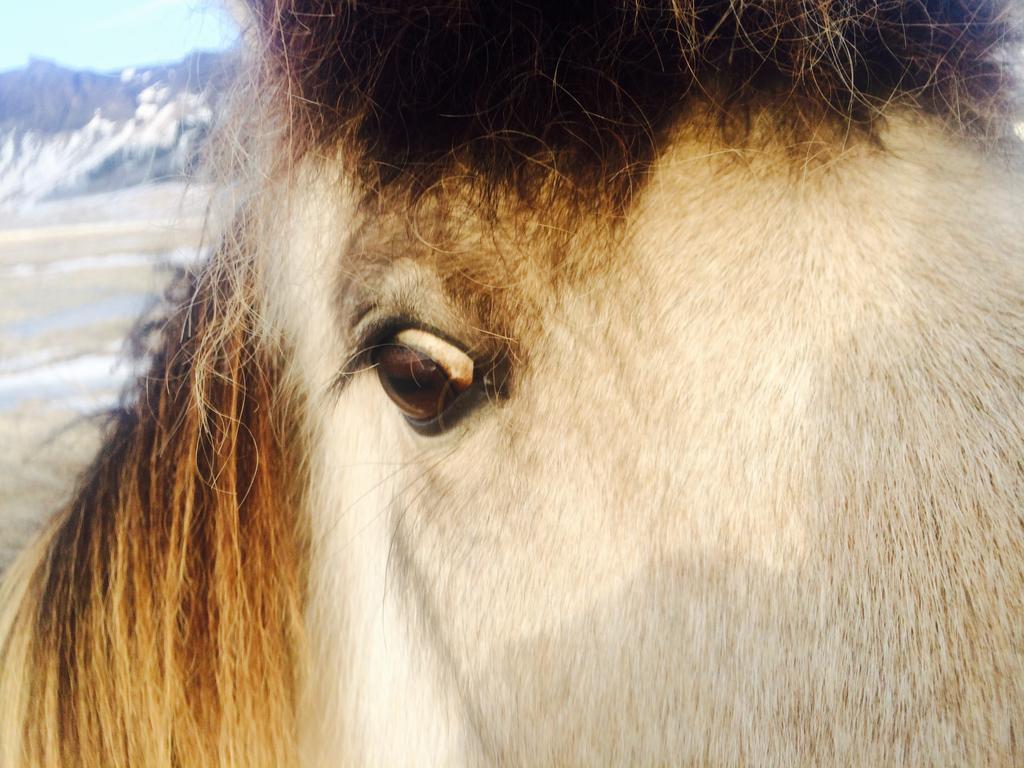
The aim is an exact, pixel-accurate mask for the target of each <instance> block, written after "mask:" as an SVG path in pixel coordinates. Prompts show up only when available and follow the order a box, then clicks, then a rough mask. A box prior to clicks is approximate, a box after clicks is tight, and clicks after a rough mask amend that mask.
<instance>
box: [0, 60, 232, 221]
mask: <svg viewBox="0 0 1024 768" xmlns="http://www.w3.org/2000/svg"><path fill="white" fill-rule="evenodd" d="M230 66H231V59H230V57H229V55H228V54H210V53H197V54H192V55H191V56H189V57H187V58H186V59H184V60H183V61H181V62H178V63H176V64H173V65H167V66H158V67H144V68H136V69H125V70H123V71H121V72H115V73H95V72H81V71H74V70H69V69H65V68H63V67H60V66H58V65H56V64H52V63H50V62H45V61H38V60H36V61H32V62H31V63H30V64H29V65H28V67H26V68H24V69H21V70H15V71H12V72H4V73H0V208H8V209H10V208H21V207H25V206H28V205H31V204H33V203H35V202H38V201H42V200H47V199H53V198H58V197H67V196H71V195H77V194H87V193H93V192H100V191H107V190H111V189H118V188H121V187H127V186H132V185H135V184H139V183H143V182H152V181H159V180H164V179H174V178H178V179H180V178H181V177H182V175H183V174H184V173H185V172H186V170H187V169H188V166H189V164H190V163H191V162H192V161H193V160H194V159H195V157H196V155H197V152H198V151H199V149H200V147H201V145H202V143H203V140H204V139H205V138H206V136H207V135H208V133H209V130H210V127H211V124H212V121H213V115H214V111H215V109H216V106H217V102H218V98H219V96H220V94H221V93H222V92H223V89H224V84H225V83H226V82H227V79H228V76H229V69H230Z"/></svg>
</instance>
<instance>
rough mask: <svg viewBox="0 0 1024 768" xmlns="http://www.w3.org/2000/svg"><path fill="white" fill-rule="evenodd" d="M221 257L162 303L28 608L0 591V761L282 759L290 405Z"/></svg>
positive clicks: (292, 670) (296, 578)
mask: <svg viewBox="0 0 1024 768" xmlns="http://www.w3.org/2000/svg"><path fill="white" fill-rule="evenodd" d="M226 242H227V243H228V244H227V245H225V247H224V249H222V251H221V252H220V253H218V254H217V255H216V256H215V257H214V259H213V261H212V262H211V264H210V265H209V266H208V267H207V268H206V269H205V270H204V271H203V272H202V274H200V275H191V276H187V277H185V278H184V280H183V282H182V283H181V284H178V285H176V286H174V287H173V288H172V291H171V298H172V300H173V301H174V303H175V304H176V305H177V306H178V307H179V309H177V310H176V311H175V312H174V313H173V314H172V316H171V317H170V318H169V319H168V320H167V321H166V323H165V325H164V328H163V330H162V333H161V334H160V339H159V340H158V342H157V352H156V355H155V358H154V360H153V363H152V366H151V368H150V370H149V372H148V373H147V375H145V376H144V377H143V378H142V379H141V380H140V381H139V383H138V385H137V389H136V391H135V392H134V393H132V395H131V396H130V402H129V403H128V404H127V405H126V406H125V407H124V408H123V409H122V410H121V411H119V412H118V413H116V414H115V415H114V416H113V417H112V420H111V423H110V425H109V427H108V432H107V436H106V439H105V440H104V443H103V447H102V449H101V451H100V453H99V454H98V455H97V457H96V459H95V461H94V463H93V464H92V466H91V467H90V468H89V469H88V470H87V471H86V472H85V474H84V476H83V478H82V480H81V482H80V484H79V487H78V489H77V491H76V492H75V495H74V498H73V500H72V501H71V502H70V504H69V505H68V508H67V510H66V511H65V512H64V513H63V514H62V515H61V516H60V517H59V518H58V519H57V520H56V521H55V523H54V525H53V526H52V529H51V531H50V532H49V533H48V534H47V535H46V537H45V541H44V543H43V548H44V549H43V554H42V556H41V558H39V560H38V562H35V563H32V564H31V568H32V573H31V576H30V577H29V586H28V591H27V593H26V594H24V595H17V594H12V593H11V592H10V591H8V592H7V593H6V594H3V595H0V609H2V611H0V634H6V631H5V627H4V624H5V623H6V624H13V625H14V629H13V631H11V633H10V634H9V635H8V636H7V637H6V642H5V645H4V646H3V648H2V651H3V652H2V655H0V660H2V667H0V692H3V694H4V695H3V707H2V710H0V711H2V714H3V717H4V718H5V719H4V721H3V723H2V726H0V763H2V764H3V765H7V766H13V765H21V764H25V765H62V766H72V765H82V766H99V765H106V766H139V765H280V766H286V765H290V764H292V762H293V760H294V744H293V742H292V739H293V732H292V726H291V713H292V709H293V706H294V703H295V697H296V682H297V673H298V669H299V666H298V661H299V656H300V651H299V647H300V644H301V636H302V629H301V627H302V623H301V612H302V594H303V585H304V581H305V577H304V563H305V555H304V552H305V545H304V540H305V538H304V537H305V534H304V523H303V519H302V518H301V517H300V516H299V515H298V514H297V512H293V511H292V510H297V509H298V508H299V499H298V497H297V493H295V494H293V492H292V490H293V489H295V490H296V491H298V490H301V487H302V485H303V479H302V473H301V468H302V466H303V462H302V459H301V455H300V454H299V452H298V450H297V445H298V442H297V441H298V435H297V434H296V427H295V421H294V418H293V411H292V406H293V405H294V404H295V398H294V396H291V395H289V394H288V393H286V392H284V391H283V388H282V381H281V370H282V366H281V361H280V359H279V355H278V353H277V352H276V351H275V347H274V344H273V340H272V339H267V338H261V337H260V332H259V329H258V326H257V323H256V321H255V316H254V314H253V308H254V307H255V306H256V304H255V299H254V297H253V288H254V285H253V283H254V276H253V275H252V274H251V271H250V269H249V265H248V262H247V261H246V260H245V258H244V257H241V256H240V255H239V254H238V253H234V254H233V252H232V249H231V246H230V244H231V243H234V242H237V241H236V240H234V239H231V238H229V239H228V240H227V241H226ZM235 257H237V258H235ZM282 467H287V468H288V471H287V472H283V473H282V472H281V469H282ZM34 559H35V553H34V552H31V551H30V552H29V553H27V555H26V560H34ZM24 566H25V564H24V563H23V564H19V565H16V566H15V568H14V571H15V573H14V574H12V575H13V576H14V578H13V579H11V584H12V585H13V584H14V583H15V582H16V581H17V571H18V569H19V567H24ZM10 588H11V585H9V586H8V589H10ZM19 604H20V605H19ZM12 610H14V611H15V613H14V614H13V615H4V614H7V613H8V612H10V611H12ZM19 724H20V727H21V728H22V730H21V732H20V733H19V732H17V730H16V729H17V728H18V727H19ZM19 758H20V760H19Z"/></svg>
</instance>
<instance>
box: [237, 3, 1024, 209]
mask: <svg viewBox="0 0 1024 768" xmlns="http://www.w3.org/2000/svg"><path fill="white" fill-rule="evenodd" d="M1012 7H1013V5H1012V3H1010V2H1006V0H913V2H902V1H895V2H894V1H893V0H857V1H856V2H841V3H837V2H821V1H820V0H767V1H766V2H758V3H753V2H746V0H742V1H740V2H737V1H736V0H685V1H683V2H680V1H679V0H672V2H651V3H647V2H620V1H619V0H615V1H614V2H576V1H573V2H558V3H544V2H531V1H529V0H527V1H525V2H524V1H523V0H513V1H512V2H508V3H478V2H465V1H464V0H446V1H445V2H406V1H405V0H390V1H389V2H352V3H348V2H346V3H336V2H325V1H324V0H264V2H258V3H256V8H255V11H256V14H257V19H258V28H259V33H260V36H261V38H262V40H263V42H264V46H265V56H264V61H265V64H266V66H267V69H266V73H265V74H266V76H267V82H266V84H267V86H268V87H270V88H276V89H277V90H278V91H279V92H280V93H281V94H283V95H284V96H283V97H282V98H281V99H280V102H279V103H281V104H285V105H287V106H288V108H289V110H290V115H289V118H290V123H291V125H292V126H293V129H294V132H293V139H295V146H296V147H298V148H299V149H300V150H302V149H305V148H308V147H318V148H324V147H331V146H338V145H340V146H342V147H344V148H346V149H348V150H350V152H351V154H352V160H353V163H354V164H355V166H357V167H358V169H359V171H360V173H361V175H362V177H363V179H364V180H366V181H367V182H368V183H369V185H370V187H371V188H373V189H379V188H385V187H388V186H391V185H396V184H397V185H398V186H404V187H412V188H413V190H414V191H415V190H420V189H424V188H428V187H429V186H431V185H432V184H434V183H435V182H437V181H438V179H440V178H442V177H443V176H444V175H445V174H450V173H457V174H458V173H465V172H466V171H470V172H472V173H475V174H479V175H482V176H483V177H485V181H486V182H487V183H490V184H495V183H508V182H512V183H515V184H517V185H518V186H520V187H521V188H522V187H523V183H524V182H526V181H528V180H529V179H532V178H536V177H537V176H538V174H537V173H536V170H537V169H538V168H540V169H543V170H548V171H554V172H555V173H556V174H557V175H559V176H561V177H568V178H569V179H570V180H571V181H572V182H574V183H575V184H576V185H577V186H582V187H590V188H593V187H595V186H598V187H602V186H604V187H608V191H610V192H613V193H614V192H616V191H619V192H621V191H622V190H628V189H629V188H631V186H632V185H633V182H634V177H635V176H636V175H637V172H642V171H643V169H644V168H645V167H646V165H647V164H648V161H650V160H651V159H652V158H653V157H654V156H655V154H656V153H657V151H658V149H659V148H660V147H661V146H662V145H663V143H664V142H665V140H666V135H667V133H668V132H669V131H670V130H671V129H672V128H673V127H674V126H675V125H676V124H678V122H679V121H680V119H681V118H682V117H685V116H689V117H691V118H693V117H696V116H697V113H699V114H700V115H701V116H702V117H703V118H705V119H708V118H709V119H710V121H711V122H712V123H713V124H717V125H718V126H720V127H722V128H726V129H728V130H729V131H730V135H729V141H731V142H733V143H735V142H736V141H738V140H739V139H740V138H741V137H742V135H743V133H744V132H745V129H746V128H747V126H748V125H749V123H750V121H751V119H752V117H754V116H755V115H756V113H757V112H758V111H759V110H762V109H763V108H766V107H767V108H770V111H771V118H770V122H771V123H772V124H773V130H774V132H781V133H782V135H783V136H784V137H785V138H786V140H795V141H800V140H802V139H804V138H807V137H809V136H813V135H816V134H817V132H818V131H819V130H820V129H821V127H822V126H823V125H825V126H827V127H830V128H838V129H839V132H840V134H841V135H845V134H846V133H847V132H848V131H850V130H852V131H854V132H857V133H861V134H865V135H869V136H870V135H874V132H875V128H876V125H877V123H878V121H879V118H880V117H881V116H882V114H883V113H884V111H885V108H886V107H888V106H890V105H893V104H896V105H902V106H905V107H909V108H911V109H913V110H915V111H920V112H925V113H928V114H933V115H938V116H940V117H942V118H943V119H946V120H948V121H950V122H951V123H952V124H955V125H956V126H957V127H958V128H961V129H964V130H966V131H969V132H973V133H976V134H978V133H980V134H987V133H990V132H993V131H995V132H999V131H1001V130H1002V128H1001V127H1000V123H1001V120H1002V118H1003V117H1004V116H1005V114H1006V112H1007V110H1008V109H1009V108H1010V106H1011V100H1010V99H1009V94H1010V91H1011V89H1010V88H1009V87H1008V86H1009V82H1010V80H1011V74H1012V73H1011V68H1010V66H1009V65H1008V64H1007V61H1008V59H1009V55H1008V54H1007V51H1010V50H1012V48H1013V46H1015V45H1018V44H1019V43H1020V38H1021V25H1020V19H1019V17H1018V14H1016V13H1015V12H1011V8H1012ZM525 186H526V188H527V189H528V188H529V186H530V185H529V184H526V185H525Z"/></svg>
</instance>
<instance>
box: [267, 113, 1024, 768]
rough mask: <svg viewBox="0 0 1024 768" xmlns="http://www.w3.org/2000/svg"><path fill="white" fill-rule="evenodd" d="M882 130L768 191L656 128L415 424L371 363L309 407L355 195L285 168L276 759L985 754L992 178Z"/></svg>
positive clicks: (999, 338)
mask: <svg viewBox="0 0 1024 768" xmlns="http://www.w3.org/2000/svg"><path fill="white" fill-rule="evenodd" d="M884 140H885V143H886V145H887V150H886V151H885V152H882V151H879V150H877V149H874V148H871V147H867V146H858V147H856V148H853V149H850V150H849V151H847V152H846V153H844V154H842V155H840V156H837V157H836V158H835V159H834V160H833V161H831V162H830V163H829V164H827V165H822V164H811V165H808V168H807V169H806V171H805V172H804V173H803V174H802V175H801V174H799V173H794V171H793V165H792V162H791V158H789V157H787V156H784V155H783V154H782V153H781V152H778V153H776V152H773V151H769V150H762V151H757V152H755V151H752V150H751V151H749V152H746V153H740V155H741V156H739V157H737V153H736V152H730V153H728V154H724V153H723V154H719V153H717V152H714V151H709V150H708V148H707V147H706V146H703V145H699V144H696V143H693V142H690V141H688V140H685V139H682V138H681V139H680V140H679V141H678V142H677V143H676V145H675V146H674V148H673V149H672V151H670V152H669V153H668V154H667V155H666V156H665V157H664V158H663V159H662V161H661V162H660V165H659V166H658V168H657V171H656V173H655V175H654V176H653V178H652V179H651V181H650V184H649V186H648V188H647V189H646V191H645V193H644V194H643V196H642V197H641V199H640V200H639V201H638V203H637V204H636V205H635V206H634V207H633V208H632V209H631V210H630V212H629V219H628V222H627V224H626V226H625V233H624V235H623V236H622V237H621V238H619V239H603V238H600V237H588V236H586V233H582V234H581V235H580V236H579V237H578V238H577V239H576V240H575V241H574V242H575V243H576V246H574V248H575V249H576V250H572V249H570V250H571V252H570V254H569V255H568V260H569V261H573V260H575V263H586V261H587V260H588V259H590V260H592V262H593V265H594V267H593V270H592V275H591V277H589V278H588V279H587V280H584V281H569V282H565V283H561V284H560V287H559V288H557V289H554V288H544V289H543V290H545V291H547V293H543V295H535V296H534V297H533V298H534V302H533V303H532V304H531V305H530V306H531V307H532V309H530V310H528V311H530V312H533V313H535V317H534V320H535V321H536V325H537V327H540V328H541V329H542V332H540V333H538V334H534V335H532V336H529V338H528V339H527V340H526V341H524V344H526V345H528V348H527V349H526V350H525V353H526V354H525V355H524V359H525V360H526V361H527V362H526V363H525V364H524V365H523V366H522V368H521V369H518V370H517V371H516V375H517V376H518V378H517V379H516V383H515V388H514V391H513V394H512V396H511V397H510V399H509V400H508V401H507V402H503V403H499V404H495V405H491V406H485V407H484V408H483V409H481V411H480V412H479V413H477V414H475V415H474V416H473V417H472V418H471V419H469V420H468V421H467V422H466V423H465V425H463V426H460V427H459V428H457V429H455V430H453V431H452V432H450V433H448V434H445V435H441V436H436V437H424V436H420V435H417V434H415V433H413V432H412V431H411V430H409V428H408V427H407V425H406V424H405V423H404V422H403V420H402V418H401V416H400V415H399V413H398V412H397V410H396V409H395V408H394V406H393V405H392V404H391V403H390V402H389V401H388V400H387V398H386V397H385V395H384V393H383V392H382V391H380V388H379V386H378V384H377V383H376V379H375V376H374V375H373V373H372V372H366V373H363V374H359V375H357V377H356V378H355V380H354V381H353V382H352V384H351V385H350V386H349V387H348V388H347V389H345V390H344V392H343V393H342V394H341V395H340V396H337V395H336V394H335V393H334V392H333V391H332V390H331V388H330V382H331V381H332V379H333V377H334V375H335V374H336V373H337V371H338V369H339V368H340V367H341V365H342V363H343V362H344V361H345V359H346V358H347V356H348V355H349V354H351V353H352V352H353V350H352V349H350V348H347V347H346V346H345V341H344V339H345V338H346V330H347V329H342V328H339V313H338V308H337V306H336V300H337V296H336V293H335V291H334V286H335V285H336V282H335V281H336V279H337V275H338V273H339V272H340V271H341V270H347V269H351V268H353V266H354V265H350V264H347V263H346V262H345V254H344V243H345V238H346V236H347V234H348V229H349V228H348V224H347V223H348V222H353V221H355V219H356V216H355V213H354V210H355V209H354V207H353V204H352V202H351V200H350V199H347V198H346V197H345V195H341V196H340V197H341V200H340V201H339V195H338V193H337V189H338V185H337V184H336V183H334V182H332V181H331V180H330V179H331V176H330V174H329V173H318V172H317V171H316V169H310V170H309V171H308V173H309V176H308V178H306V177H304V178H303V181H302V183H301V184H296V185H295V189H298V190H301V191H300V192H297V193H296V194H295V196H294V197H293V198H292V199H291V203H290V204H291V205H292V206H293V209H292V210H291V211H290V212H289V215H287V216H282V217H279V218H278V219H277V220H278V221H282V222H286V226H285V227H284V228H283V229H282V230H281V231H280V232H278V233H277V234H278V237H277V238H275V239H274V240H273V242H272V244H271V247H270V248H269V249H268V252H267V253H268V259H269V263H270V264H272V265H274V266H273V269H274V270H276V273H275V276H274V279H273V286H274V288H275V290H274V291H272V293H271V296H272V302H273V303H272V306H271V312H270V317H271V318H272V322H274V323H276V324H277V325H278V326H279V327H285V328H287V330H288V332H289V335H290V337H291V340H292V342H293V343H294V345H295V348H296V367H295V372H296V375H297V376H298V378H299V381H300V385H301V387H302V388H303V389H304V390H305V393H306V395H307V396H308V397H309V398H310V403H311V409H310V410H311V413H313V414H316V421H317V423H316V425H315V427H316V429H315V440H314V445H313V451H312V459H311V460H312V462H313V471H312V476H313V478H314V483H315V488H314V493H313V494H312V508H311V510H310V511H311V514H312V516H313V530H314V549H313V552H314V562H313V572H312V584H311V605H310V609H309V623H310V630H311V633H312V642H313V645H312V647H313V651H314V656H313V659H312V661H311V664H310V687H309V691H308V695H307V697H306V702H305V705H304V706H305V711H304V714H303V717H302V719H301V722H302V723H304V724H305V725H304V727H305V734H304V739H303V743H304V747H305V750H306V755H307V759H308V762H307V763H306V764H308V765H324V766H328V765H343V764H351V765H382V766H383V765H396V766H398V765H401V766H405V765H479V764H496V763H500V764H539V763H543V764H570V763H571V764H611V763H616V764H645V765H651V764H665V763H673V764H679V763H694V764H696V763H700V764H730V765H736V764H741V763H751V764H756V765H777V766H788V765H795V764H815V763H816V764H860V765H883V764H897V763H900V764H918V765H924V764H929V765H934V764H945V765H966V764H981V763H982V762H984V761H985V760H986V759H987V760H989V761H991V763H992V764H1002V765H1009V764H1011V763H1012V762H1013V761H1015V760H1016V761H1020V760H1021V759H1022V755H1024V746H1022V743H1024V742H1022V740H1024V655H1022V654H1024V638H1022V630H1021V626H1022V625H1024V621H1022V619H1024V617H1022V616H1021V600H1022V590H1024V577H1022V573H1024V533H1022V530H1024V529H1022V514H1024V512H1022V510H1024V506H1022V482H1024V481H1022V476H1021V468H1020V458H1021V456H1022V455H1024V406H1022V402H1021V388H1020V387H1021V384H1022V382H1024V350H1022V346H1021V345H1022V342H1021V339H1022V338H1024V335H1022V332H1024V309H1022V297H1024V259H1022V248H1021V243H1022V242H1024V223H1022V222H1024V217H1022V215H1021V212H1022V211H1024V186H1022V184H1021V175H1020V171H1019V168H1017V167H1016V166H1014V165H1013V164H1015V163H1017V162H1018V160H1017V159H1012V160H1010V159H1006V158H996V157H986V156H985V155H983V154H982V153H980V152H979V151H977V150H976V149H974V148H972V147H969V146H966V145H964V144H962V143H958V142H955V141H952V140H950V139H947V138H946V137H945V136H943V135H942V134H941V133H940V131H939V130H938V129H933V128H931V127H929V126H928V125H927V124H923V123H917V122H914V121H912V120H911V119H910V118H903V117H900V116H898V115H897V116H893V117H892V118H891V119H890V128H889V129H888V131H887V132H886V134H885V136H884ZM1010 166H1013V167H1010ZM325 201H331V202H325ZM595 243H596V244H597V245H596V246H595ZM513 245H515V246H516V247H519V248H522V249H528V248H529V247H530V243H525V242H524V243H513ZM595 247H598V248H605V249H606V251H604V252H594V251H593V249H594V248H595ZM577 251H578V252H577ZM403 255H404V254H401V253H396V256H403ZM403 268H407V267H403ZM415 268H416V269H419V270H427V271H429V268H428V267H427V266H423V265H419V266H417V267H415ZM534 277H535V282H534V283H531V285H546V284H547V283H546V282H545V280H544V278H543V276H541V275H535V276H534ZM524 279H525V280H526V281H529V279H530V278H524ZM429 299H430V297H429V296H427V297H425V300H429ZM525 311H527V310H524V312H525ZM524 335H527V334H525V332H524ZM396 500H397V501H396ZM392 502H395V503H396V504H397V507H395V508H397V509H401V510H404V511H403V514H401V515H400V516H399V518H398V519H396V518H395V516H394V515H392V514H391V513H390V512H389V510H390V509H391V506H390V504H391V503H392ZM399 529H400V530H399ZM396 547H398V548H399V549H400V550H401V551H400V552H399V553H398V554H397V555H396ZM396 557H401V558H404V559H403V560H402V564H401V567H400V568H398V567H397V566H396V562H395V558H396ZM410 574H416V575H415V576H412V575H410ZM411 581H415V583H416V585H418V586H413V585H412V584H411Z"/></svg>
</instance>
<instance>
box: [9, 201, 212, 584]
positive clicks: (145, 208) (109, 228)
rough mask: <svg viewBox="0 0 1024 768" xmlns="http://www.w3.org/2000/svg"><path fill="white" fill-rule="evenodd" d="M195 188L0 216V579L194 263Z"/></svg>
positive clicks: (68, 481) (88, 449)
mask: <svg viewBox="0 0 1024 768" xmlns="http://www.w3.org/2000/svg"><path fill="white" fill-rule="evenodd" d="M205 204H206V190H204V189H201V188H193V189H191V190H187V189H186V188H185V187H183V186H182V185H177V184H161V185H156V186H142V187H136V188H133V189H130V190H124V191H120V192H116V193H109V194H104V195H95V196H90V197H82V198H72V199H68V200H62V201H54V202H50V203H46V204H41V205H36V206H33V207H23V208H22V209H21V210H20V211H18V212H12V211H10V210H8V211H7V212H6V214H4V215H3V216H2V217H0V437H2V439H3V445H4V447H3V450H0V569H2V568H3V566H4V565H5V564H6V563H7V562H8V561H9V560H10V558H11V556H12V555H13V553H14V552H15V551H16V550H17V549H18V548H20V546H21V545H23V543H24V542H25V540H26V539H27V537H28V536H29V535H30V534H31V532H32V531H33V530H35V529H36V528H37V527H38V526H39V525H40V524H41V523H42V522H43V521H44V520H45V519H46V517H47V516H48V515H49V514H50V513H52V512H53V511H54V510H55V509H56V508H57V507H58V506H59V504H60V503H61V501H62V500H63V499H64V498H66V496H67V494H68V492H69V491H70V489H71V487H72V485H73V482H74V480H75V477H76V476H77V474H78V472H80V471H81V469H82V468H83V467H84V465H85V463H86V462H87V461H88V459H89V457H90V456H91V454H92V452H93V451H94V450H95V448H96V446H97V444H98V439H99V434H100V430H101V426H102V423H101V422H102V420H101V419H100V418H98V417H97V415H98V414H102V412H103V411H104V409H107V408H109V407H110V406H112V405H114V404H115V403H116V402H117V398H118V395H119V393H120V391H121V389H122V388H123V387H124V386H125V384H126V383H127V382H128V381H129V380H130V379H131V378H132V377H133V376H134V375H135V374H136V373H137V372H136V371H134V370H133V368H132V364H131V363H129V362H127V356H126V355H125V354H124V346H125V338H126V336H127V333H128V331H129V329H130V328H131V327H132V325H133V323H134V322H135V320H136V318H137V317H138V316H139V314H140V313H141V312H142V311H143V310H144V309H145V308H146V307H148V306H150V305H151V304H152V303H153V302H154V301H155V298H156V296H157V295H158V294H159V293H160V292H162V290H163V288H164V287H165V285H166V283H167V281H168V279H169V278H170V277H171V276H172V274H173V273H174V270H175V268H176V267H178V266H181V265H182V264H184V263H187V262H190V261H193V260H195V259H196V258H201V257H202V255H203V254H202V253H201V251H200V248H199V243H200V228H201V222H202V216H203V213H204V210H205Z"/></svg>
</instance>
